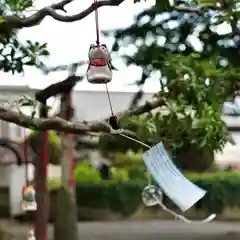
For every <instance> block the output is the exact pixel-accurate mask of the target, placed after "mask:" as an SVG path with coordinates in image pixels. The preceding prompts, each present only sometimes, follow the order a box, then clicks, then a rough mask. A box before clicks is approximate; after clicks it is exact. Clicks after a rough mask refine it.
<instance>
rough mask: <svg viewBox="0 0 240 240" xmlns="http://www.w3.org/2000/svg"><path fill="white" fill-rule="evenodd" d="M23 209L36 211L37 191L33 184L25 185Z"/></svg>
mask: <svg viewBox="0 0 240 240" xmlns="http://www.w3.org/2000/svg"><path fill="white" fill-rule="evenodd" d="M21 205H22V210H23V211H36V210H37V203H36V192H35V189H34V187H33V186H25V187H24V188H23V194H22V203H21Z"/></svg>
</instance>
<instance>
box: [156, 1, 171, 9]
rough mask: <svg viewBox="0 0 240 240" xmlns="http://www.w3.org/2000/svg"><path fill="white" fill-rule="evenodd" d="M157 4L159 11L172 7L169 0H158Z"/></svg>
mask: <svg viewBox="0 0 240 240" xmlns="http://www.w3.org/2000/svg"><path fill="white" fill-rule="evenodd" d="M155 6H156V8H157V11H158V12H165V11H168V10H169V9H170V3H169V0H156V3H155Z"/></svg>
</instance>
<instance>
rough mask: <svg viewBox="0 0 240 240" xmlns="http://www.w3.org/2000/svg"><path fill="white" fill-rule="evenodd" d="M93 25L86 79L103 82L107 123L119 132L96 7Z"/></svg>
mask: <svg viewBox="0 0 240 240" xmlns="http://www.w3.org/2000/svg"><path fill="white" fill-rule="evenodd" d="M94 4H95V5H97V0H94ZM95 25H96V44H91V45H90V48H89V53H88V58H89V63H88V69H87V80H88V82H89V83H91V84H105V86H106V92H107V96H108V102H109V106H110V111H111V116H110V118H109V124H110V125H111V127H112V133H120V132H121V128H120V124H119V121H118V119H117V116H116V115H115V114H114V112H113V107H112V103H111V98H110V93H109V91H108V86H107V84H108V83H109V82H111V81H112V63H111V56H110V53H109V50H108V48H107V46H106V45H105V44H100V37H99V36H100V34H99V32H100V30H99V19H98V9H97V8H96V10H95Z"/></svg>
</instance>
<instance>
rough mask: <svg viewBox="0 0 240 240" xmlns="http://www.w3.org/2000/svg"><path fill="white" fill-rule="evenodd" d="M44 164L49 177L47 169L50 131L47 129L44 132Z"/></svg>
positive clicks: (45, 172)
mask: <svg viewBox="0 0 240 240" xmlns="http://www.w3.org/2000/svg"><path fill="white" fill-rule="evenodd" d="M43 166H44V174H45V176H46V177H47V169H48V132H47V131H45V132H44V133H43Z"/></svg>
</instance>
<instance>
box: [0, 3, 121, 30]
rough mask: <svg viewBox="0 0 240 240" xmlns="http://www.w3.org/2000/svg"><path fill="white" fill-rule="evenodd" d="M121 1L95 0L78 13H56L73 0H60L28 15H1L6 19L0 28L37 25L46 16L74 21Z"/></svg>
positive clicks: (64, 20)
mask: <svg viewBox="0 0 240 240" xmlns="http://www.w3.org/2000/svg"><path fill="white" fill-rule="evenodd" d="M123 1H124V0H103V1H99V2H97V3H96V4H91V6H89V7H88V8H87V9H85V10H83V11H81V12H80V13H78V14H74V15H62V14H59V13H57V12H56V10H64V7H65V6H66V5H67V4H69V3H71V2H73V0H64V1H60V2H59V3H55V4H52V5H50V6H48V7H44V8H42V9H40V10H39V11H37V12H36V13H34V14H33V15H31V16H29V17H20V16H17V15H11V16H2V17H3V18H4V20H6V22H4V23H2V24H1V25H0V30H1V28H5V29H8V30H9V29H19V28H24V27H33V26H35V25H38V24H39V23H40V22H41V21H42V20H43V19H44V18H45V17H47V16H49V17H52V18H53V19H55V20H57V21H60V22H75V21H79V20H82V19H83V18H85V17H87V16H88V15H89V14H91V13H92V12H94V11H95V10H96V9H97V8H100V7H103V6H119V5H120V4H121V3H122V2H123Z"/></svg>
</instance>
